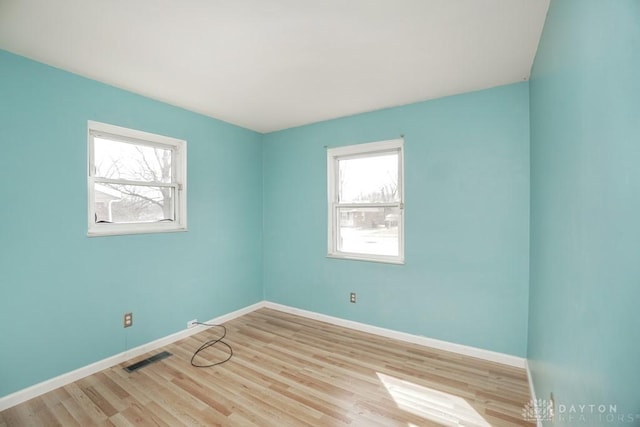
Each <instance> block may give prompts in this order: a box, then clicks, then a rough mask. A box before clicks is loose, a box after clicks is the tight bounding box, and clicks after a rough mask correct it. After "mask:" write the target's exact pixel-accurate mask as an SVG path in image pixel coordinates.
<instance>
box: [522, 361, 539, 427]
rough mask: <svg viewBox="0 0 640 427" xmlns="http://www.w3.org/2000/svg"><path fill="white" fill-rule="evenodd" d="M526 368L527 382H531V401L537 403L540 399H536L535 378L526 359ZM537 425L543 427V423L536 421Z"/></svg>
mask: <svg viewBox="0 0 640 427" xmlns="http://www.w3.org/2000/svg"><path fill="white" fill-rule="evenodd" d="M524 368H525V370H526V371H527V381H528V382H529V394H530V395H531V400H532V401H533V402H537V401H538V398H537V397H536V388H535V386H534V385H533V378H531V369H529V360H527V359H525V361H524ZM536 425H537V426H538V427H542V421H541V420H536Z"/></svg>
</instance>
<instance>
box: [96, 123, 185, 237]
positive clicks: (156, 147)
mask: <svg viewBox="0 0 640 427" xmlns="http://www.w3.org/2000/svg"><path fill="white" fill-rule="evenodd" d="M88 131H89V136H88V141H89V150H88V151H89V173H88V185H89V210H88V212H89V232H88V235H89V236H105V235H114V234H135V233H157V232H166V231H185V230H186V228H187V210H186V208H187V195H186V193H187V189H186V147H187V146H186V144H187V143H186V141H182V140H179V139H174V138H169V137H166V136H161V135H154V134H151V133H147V132H141V131H137V130H132V129H127V128H123V127H118V126H113V125H108V124H105V123H98V122H93V121H89V123H88Z"/></svg>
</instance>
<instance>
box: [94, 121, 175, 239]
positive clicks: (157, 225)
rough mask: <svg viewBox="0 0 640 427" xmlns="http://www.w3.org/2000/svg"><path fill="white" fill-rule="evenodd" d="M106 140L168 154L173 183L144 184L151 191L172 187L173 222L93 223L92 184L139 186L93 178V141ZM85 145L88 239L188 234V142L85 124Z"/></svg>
mask: <svg viewBox="0 0 640 427" xmlns="http://www.w3.org/2000/svg"><path fill="white" fill-rule="evenodd" d="M100 136H102V137H108V138H109V139H113V140H115V141H124V142H129V143H135V144H138V145H144V146H151V147H160V148H163V149H170V150H171V153H172V154H171V162H172V163H171V167H172V182H171V183H159V182H144V185H148V186H154V187H159V186H160V187H172V188H173V189H174V195H175V196H174V210H175V212H174V220H173V221H169V222H139V223H97V222H96V220H95V218H96V217H95V184H96V183H100V182H105V183H114V184H133V185H140V184H141V183H140V182H137V181H128V180H121V179H107V178H100V177H96V176H95V173H96V170H95V150H94V147H95V143H94V138H95V137H100ZM87 144H88V150H87V153H88V173H87V177H88V179H87V183H88V210H87V212H88V224H89V227H88V232H87V236H89V237H95V236H114V235H122V234H141V233H164V232H176V231H187V142H186V141H184V140H181V139H176V138H171V137H168V136H163V135H156V134H153V133H149V132H143V131H139V130H135V129H128V128H125V127H120V126H115V125H110V124H107V123H100V122H95V121H91V120H89V121H88V122H87Z"/></svg>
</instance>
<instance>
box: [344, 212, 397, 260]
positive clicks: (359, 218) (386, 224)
mask: <svg viewBox="0 0 640 427" xmlns="http://www.w3.org/2000/svg"><path fill="white" fill-rule="evenodd" d="M399 220H400V209H399V208H397V207H396V208H357V209H354V208H338V223H339V224H340V226H339V227H338V251H340V252H350V253H358V254H373V255H390V256H398V255H399V253H398V248H399V245H398V222H399Z"/></svg>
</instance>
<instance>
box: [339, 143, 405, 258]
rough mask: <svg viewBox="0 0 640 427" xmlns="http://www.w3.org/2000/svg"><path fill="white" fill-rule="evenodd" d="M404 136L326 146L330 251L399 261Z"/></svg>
mask: <svg viewBox="0 0 640 427" xmlns="http://www.w3.org/2000/svg"><path fill="white" fill-rule="evenodd" d="M402 147H403V140H402V139H395V140H390V141H381V142H372V143H368V144H358V145H350V146H346V147H339V148H331V149H329V150H327V175H328V176H327V182H328V191H327V193H328V206H329V227H328V228H329V251H328V255H329V256H330V257H335V258H347V259H358V260H366V261H379V262H389V263H398V264H401V263H404V232H403V229H404V205H403V158H402Z"/></svg>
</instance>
